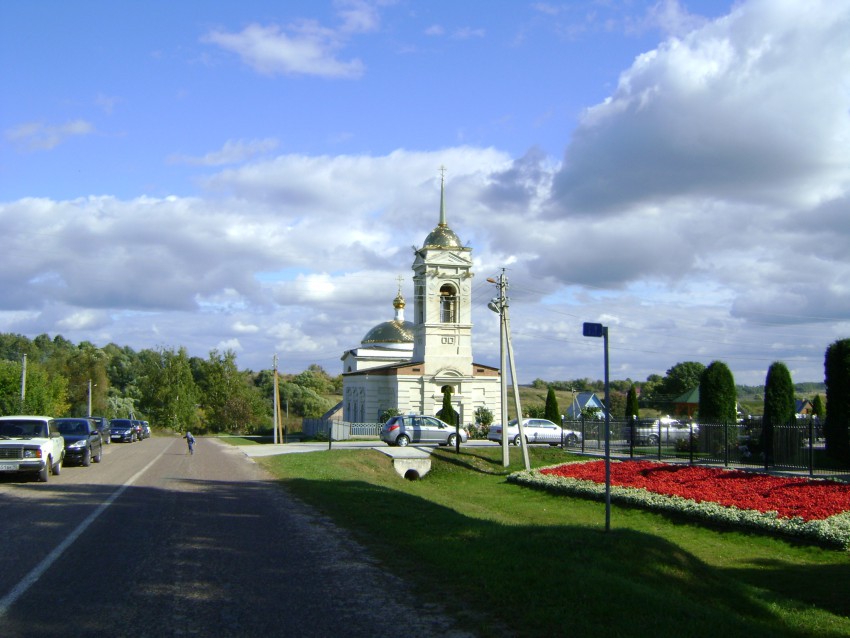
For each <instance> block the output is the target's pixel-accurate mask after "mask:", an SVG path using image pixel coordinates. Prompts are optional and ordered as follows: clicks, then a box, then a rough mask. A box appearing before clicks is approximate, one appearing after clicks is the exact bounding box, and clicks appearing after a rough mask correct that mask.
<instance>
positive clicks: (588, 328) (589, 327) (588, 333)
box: [583, 323, 611, 532]
mask: <svg viewBox="0 0 850 638" xmlns="http://www.w3.org/2000/svg"><path fill="white" fill-rule="evenodd" d="M583 335H584V336H585V337H602V339H603V343H604V349H605V531H606V532H607V531H610V530H611V425H610V424H611V399H610V396H611V395H610V393H609V391H608V326H603V325H602V324H601V323H585V324H584V327H583Z"/></svg>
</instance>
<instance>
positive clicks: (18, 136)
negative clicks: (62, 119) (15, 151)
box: [6, 119, 94, 151]
mask: <svg viewBox="0 0 850 638" xmlns="http://www.w3.org/2000/svg"><path fill="white" fill-rule="evenodd" d="M92 133H94V126H93V125H92V124H91V123H90V122H87V121H85V120H81V119H78V120H71V121H69V122H66V123H65V124H59V125H54V124H45V123H44V122H27V123H24V124H19V125H18V126H15V127H13V128H10V129H7V130H6V139H7V140H9V141H10V142H12V143H13V144H15V145H16V146H18V147H19V148H22V149H24V150H28V151H49V150H50V149H52V148H55V147H57V146H59V145H60V144H62V143H63V142H66V141H67V140H68V139H70V138H72V137H77V136H82V135H91V134H92Z"/></svg>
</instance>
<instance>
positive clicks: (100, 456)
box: [91, 446, 103, 463]
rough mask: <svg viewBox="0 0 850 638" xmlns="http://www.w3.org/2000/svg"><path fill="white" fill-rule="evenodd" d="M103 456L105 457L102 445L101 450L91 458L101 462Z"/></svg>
mask: <svg viewBox="0 0 850 638" xmlns="http://www.w3.org/2000/svg"><path fill="white" fill-rule="evenodd" d="M102 458H103V446H101V448H100V451H99V452H98V453H97V454H95V455H94V456H93V457H92V458H91V460H92V461H94V462H95V463H100V460H101V459H102Z"/></svg>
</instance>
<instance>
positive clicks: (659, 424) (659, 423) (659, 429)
mask: <svg viewBox="0 0 850 638" xmlns="http://www.w3.org/2000/svg"><path fill="white" fill-rule="evenodd" d="M658 460H659V461H660V460H661V417H659V418H658Z"/></svg>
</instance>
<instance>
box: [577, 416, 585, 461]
mask: <svg viewBox="0 0 850 638" xmlns="http://www.w3.org/2000/svg"><path fill="white" fill-rule="evenodd" d="M578 418H579V423H581V453H582V454H584V442H585V440H586V438H587V432H586V431H585V429H584V415H583V414H580V415H579V417H578Z"/></svg>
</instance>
